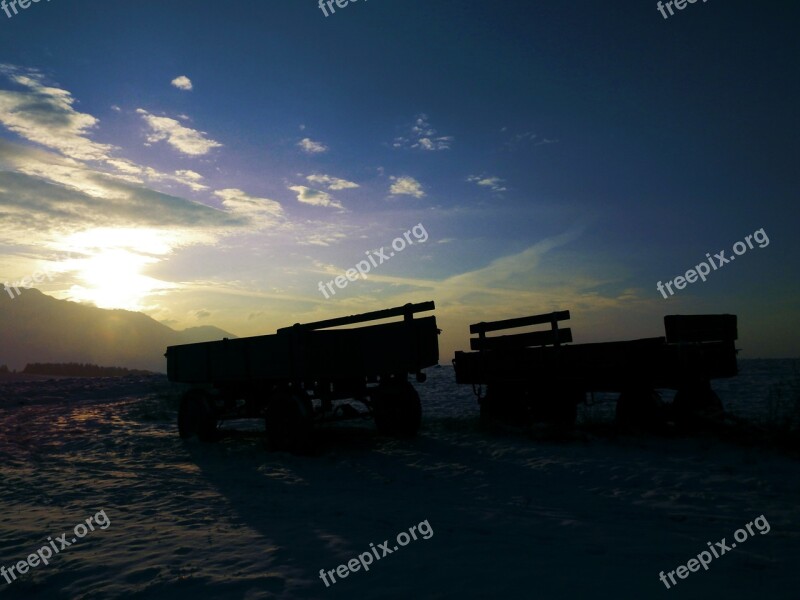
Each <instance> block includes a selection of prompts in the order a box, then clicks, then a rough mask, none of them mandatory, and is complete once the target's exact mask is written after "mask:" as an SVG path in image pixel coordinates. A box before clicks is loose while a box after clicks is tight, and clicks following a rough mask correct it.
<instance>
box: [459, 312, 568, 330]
mask: <svg viewBox="0 0 800 600" xmlns="http://www.w3.org/2000/svg"><path fill="white" fill-rule="evenodd" d="M568 319H569V311H568V310H561V311H556V312H551V313H547V314H543V315H532V316H530V317H518V318H516V319H505V320H503V321H491V322H488V323H486V322H481V323H475V324H473V325H470V326H469V332H470V333H488V332H489V331H500V330H502V329H513V328H516V327H526V326H528V325H541V324H542V323H557V322H558V321H566V320H568Z"/></svg>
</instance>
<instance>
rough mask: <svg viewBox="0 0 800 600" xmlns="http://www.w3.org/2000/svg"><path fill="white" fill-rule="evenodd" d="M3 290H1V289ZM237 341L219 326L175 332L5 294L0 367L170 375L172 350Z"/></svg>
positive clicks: (144, 321)
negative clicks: (40, 365) (84, 367)
mask: <svg viewBox="0 0 800 600" xmlns="http://www.w3.org/2000/svg"><path fill="white" fill-rule="evenodd" d="M0 291H1V290H0ZM223 337H228V338H235V337H236V336H235V335H232V334H230V333H228V332H226V331H223V330H222V329H218V328H216V327H209V326H203V327H191V328H189V329H184V330H182V331H175V330H174V329H171V328H170V327H167V326H166V325H164V324H163V323H159V322H158V321H156V320H154V319H152V318H150V317H148V316H147V315H145V314H142V313H138V312H132V311H128V310H106V309H102V308H97V307H94V306H90V305H86V304H78V303H76V302H69V301H67V300H58V299H56V298H52V297H50V296H47V295H45V294H43V293H42V292H40V291H39V290H37V289H29V290H26V289H23V290H21V294H20V295H19V296H18V297H15V298H11V297H9V295H8V294H5V293H0V365H2V364H7V365H8V366H9V368H12V369H17V370H21V369H22V368H24V366H25V365H26V364H27V363H31V362H47V363H52V362H58V363H62V362H79V363H92V364H97V365H103V366H115V367H127V368H130V369H147V370H149V371H157V372H161V373H163V372H166V359H165V358H164V352H165V350H166V348H167V346H171V345H174V344H189V343H193V342H205V341H211V340H218V339H222V338H223Z"/></svg>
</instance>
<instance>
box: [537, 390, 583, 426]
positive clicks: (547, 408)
mask: <svg viewBox="0 0 800 600" xmlns="http://www.w3.org/2000/svg"><path fill="white" fill-rule="evenodd" d="M585 399H586V394H585V393H584V392H583V391H582V390H577V389H571V388H560V387H557V386H549V387H544V388H540V389H538V390H533V389H531V390H529V391H528V404H529V406H530V407H531V413H532V418H533V420H534V421H539V422H542V423H549V424H551V425H556V426H558V427H566V428H570V427H574V426H575V422H576V421H577V420H578V404H580V403H581V402H583V401H584V400H585Z"/></svg>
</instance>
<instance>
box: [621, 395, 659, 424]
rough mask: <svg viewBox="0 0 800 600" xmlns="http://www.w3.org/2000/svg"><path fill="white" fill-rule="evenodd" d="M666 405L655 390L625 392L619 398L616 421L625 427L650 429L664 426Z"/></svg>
mask: <svg viewBox="0 0 800 600" xmlns="http://www.w3.org/2000/svg"><path fill="white" fill-rule="evenodd" d="M664 411H665V408H664V403H663V402H662V400H661V395H660V394H659V393H658V392H657V391H655V390H653V389H647V388H644V389H633V390H624V391H623V392H622V393H621V394H620V395H619V398H617V406H616V421H617V424H618V425H622V426H624V427H641V428H645V429H650V428H653V427H659V426H660V425H663V424H664V421H665V419H664Z"/></svg>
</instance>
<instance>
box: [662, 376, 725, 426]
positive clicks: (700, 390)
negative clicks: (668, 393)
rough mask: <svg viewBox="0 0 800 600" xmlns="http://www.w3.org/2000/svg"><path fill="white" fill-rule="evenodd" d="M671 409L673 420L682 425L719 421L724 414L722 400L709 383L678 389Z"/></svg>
mask: <svg viewBox="0 0 800 600" xmlns="http://www.w3.org/2000/svg"><path fill="white" fill-rule="evenodd" d="M672 410H673V414H674V416H675V420H676V421H677V422H679V423H681V424H683V425H698V424H701V423H703V422H705V423H708V422H716V421H721V420H722V419H723V418H724V415H725V409H724V407H723V406H722V400H720V398H719V396H717V393H716V392H715V391H714V390H712V389H711V386H710V385H701V386H696V387H687V388H683V389H680V390H678V393H677V394H675V399H674V400H673V401H672Z"/></svg>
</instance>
